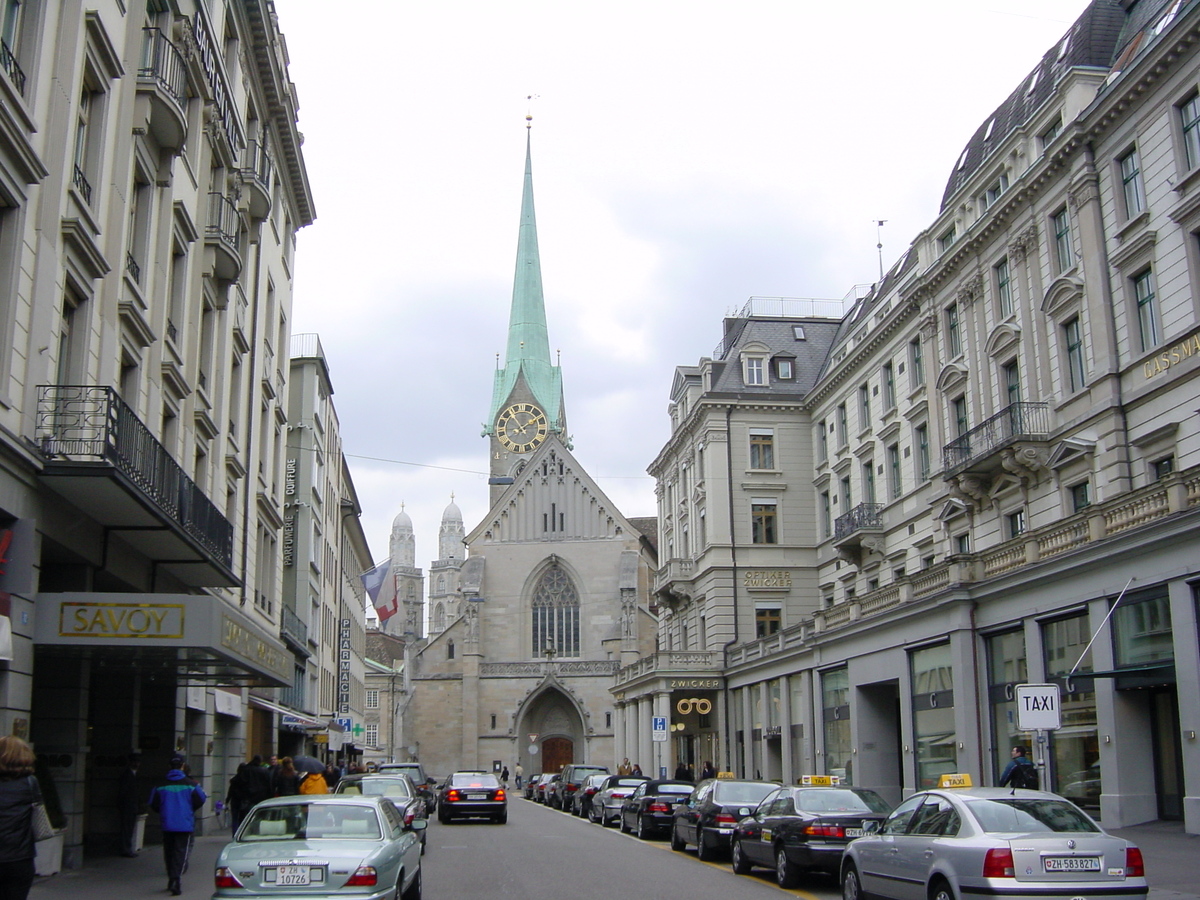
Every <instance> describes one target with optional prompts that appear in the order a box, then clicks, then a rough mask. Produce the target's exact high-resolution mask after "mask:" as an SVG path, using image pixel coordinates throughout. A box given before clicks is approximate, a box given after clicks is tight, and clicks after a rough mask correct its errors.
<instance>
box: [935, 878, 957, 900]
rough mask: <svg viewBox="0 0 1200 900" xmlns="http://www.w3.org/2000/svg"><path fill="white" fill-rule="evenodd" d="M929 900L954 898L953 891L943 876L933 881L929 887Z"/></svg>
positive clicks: (951, 899) (949, 899) (950, 899)
mask: <svg viewBox="0 0 1200 900" xmlns="http://www.w3.org/2000/svg"><path fill="white" fill-rule="evenodd" d="M929 900H954V891H953V889H952V888H951V887H950V883H949V882H948V881H946V880H945V879H944V878H939V879H938V880H937V881H935V882H934V883H933V886H932V887H931V888H930V889H929Z"/></svg>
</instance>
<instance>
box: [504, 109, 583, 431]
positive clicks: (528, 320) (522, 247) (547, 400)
mask: <svg viewBox="0 0 1200 900" xmlns="http://www.w3.org/2000/svg"><path fill="white" fill-rule="evenodd" d="M526 118H527V120H531V119H532V117H528V116H527V117H526ZM526 128H527V129H529V128H532V126H531V125H527V126H526ZM530 137H531V135H530V134H529V132H528V131H527V133H526V136H525V187H524V190H523V192H522V195H521V228H520V232H519V233H518V237H517V270H516V274H515V275H514V276H513V293H512V309H511V311H510V313H509V319H508V354H507V356H506V358H505V361H504V368H502V369H498V370H497V371H496V378H495V384H494V386H493V388H492V408H491V413H490V414H489V415H488V421H487V423H486V425H485V429H484V434H485V435H487V434H491V433H492V431H493V429H494V428H495V424H496V415H497V413H499V411H500V409H501V407H503V406H504V405H505V404H506V403H507V402H508V401H509V398H510V397H511V395H512V392H513V388H515V387H516V386H517V384H518V382H519V381H520V380H522V379H523V380H524V382H525V386H526V388H528V390H529V392H530V393H532V394H533V397H534V400H535V401H536V402H537V404H538V405H539V406H540V407H541V408H542V409H543V410H545V412H546V418H547V420H548V421H549V422H550V426H551V428H552V429H553V430H554V431H555V432H561V431H562V430H563V429H564V428H565V427H566V422H565V421H564V417H563V408H562V406H563V404H562V370H561V369H560V368H559V367H558V366H555V365H551V364H550V337H549V333H548V331H547V328H546V303H545V300H544V298H543V296H542V263H541V257H540V256H539V255H538V240H537V218H536V217H535V216H534V212H533V163H532V161H531V160H532V157H531V154H530Z"/></svg>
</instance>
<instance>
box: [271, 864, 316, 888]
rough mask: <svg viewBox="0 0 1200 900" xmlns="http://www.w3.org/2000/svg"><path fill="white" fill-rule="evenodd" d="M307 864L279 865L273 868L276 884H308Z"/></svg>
mask: <svg viewBox="0 0 1200 900" xmlns="http://www.w3.org/2000/svg"><path fill="white" fill-rule="evenodd" d="M308 878H309V875H308V866H279V867H278V868H277V869H276V870H275V883H276V884H278V885H281V886H282V885H291V886H296V885H306V884H308Z"/></svg>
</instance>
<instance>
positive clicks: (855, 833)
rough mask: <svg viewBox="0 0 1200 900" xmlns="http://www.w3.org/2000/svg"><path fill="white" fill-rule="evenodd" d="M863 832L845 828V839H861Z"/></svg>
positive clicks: (858, 829) (859, 829)
mask: <svg viewBox="0 0 1200 900" xmlns="http://www.w3.org/2000/svg"><path fill="white" fill-rule="evenodd" d="M862 836H863V830H862V829H861V828H847V829H846V837H862Z"/></svg>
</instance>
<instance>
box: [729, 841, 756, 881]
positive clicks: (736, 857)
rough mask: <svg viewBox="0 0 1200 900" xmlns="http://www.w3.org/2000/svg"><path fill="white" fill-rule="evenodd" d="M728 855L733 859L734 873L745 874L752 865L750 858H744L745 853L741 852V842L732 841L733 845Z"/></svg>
mask: <svg viewBox="0 0 1200 900" xmlns="http://www.w3.org/2000/svg"><path fill="white" fill-rule="evenodd" d="M729 856H730V858H731V859H732V861H733V871H734V874H736V875H747V874H749V872H750V869H751V868H752V866H751V865H750V860H748V859H746V854H745V853H743V852H742V842H741V841H734V842H733V847H732V849H731V850H730V852H729Z"/></svg>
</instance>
